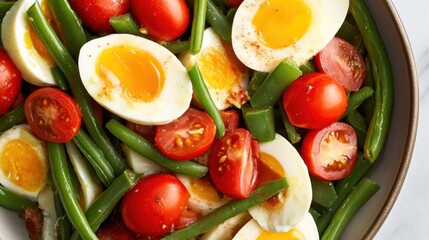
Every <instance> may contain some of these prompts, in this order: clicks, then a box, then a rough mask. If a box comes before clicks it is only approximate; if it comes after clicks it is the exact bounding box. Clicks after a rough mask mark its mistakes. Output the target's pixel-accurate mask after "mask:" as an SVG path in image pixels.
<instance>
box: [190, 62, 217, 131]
mask: <svg viewBox="0 0 429 240" xmlns="http://www.w3.org/2000/svg"><path fill="white" fill-rule="evenodd" d="M188 75H189V78H190V79H191V82H192V86H193V88H194V93H195V95H196V96H197V98H198V100H199V101H200V102H201V104H202V105H203V107H204V109H205V110H206V112H207V113H208V114H209V115H210V117H211V118H212V119H213V121H214V123H215V125H216V135H217V136H218V137H222V136H223V135H224V134H225V125H224V123H223V120H222V117H221V115H220V112H219V110H218V109H217V107H216V105H215V103H214V102H213V99H212V97H211V95H210V93H209V90H208V89H207V86H206V84H205V83H204V79H203V76H202V75H201V72H200V70H199V69H198V66H197V65H194V66H193V67H192V68H191V69H189V71H188Z"/></svg>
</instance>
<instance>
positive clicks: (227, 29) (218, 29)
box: [206, 0, 232, 42]
mask: <svg viewBox="0 0 429 240" xmlns="http://www.w3.org/2000/svg"><path fill="white" fill-rule="evenodd" d="M206 20H207V22H208V23H209V24H210V26H212V27H213V31H215V33H217V35H219V37H221V38H222V39H223V40H225V41H227V42H231V29H232V26H231V23H230V22H228V20H227V19H226V16H225V15H224V14H223V12H222V10H220V9H219V8H218V7H217V6H216V4H214V3H213V1H212V0H208V1H207V16H206Z"/></svg>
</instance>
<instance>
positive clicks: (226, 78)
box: [179, 28, 249, 110]
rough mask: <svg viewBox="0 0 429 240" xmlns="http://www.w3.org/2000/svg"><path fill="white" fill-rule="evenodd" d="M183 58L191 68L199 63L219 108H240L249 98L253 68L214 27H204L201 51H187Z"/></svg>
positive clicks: (184, 62)
mask: <svg viewBox="0 0 429 240" xmlns="http://www.w3.org/2000/svg"><path fill="white" fill-rule="evenodd" d="M179 58H180V60H181V61H182V63H183V65H185V67H186V68H188V69H189V68H191V67H192V66H194V65H195V64H196V65H197V66H198V68H199V69H200V71H201V75H202V76H203V79H204V81H205V84H206V86H207V89H208V90H209V92H210V95H211V97H212V99H213V101H214V103H215V105H216V107H217V108H218V109H220V110H222V109H226V108H228V107H231V106H235V107H238V108H240V107H241V105H243V104H244V103H245V102H246V101H247V100H248V98H249V96H248V94H247V85H248V81H249V79H248V78H249V70H248V69H247V68H246V67H245V66H244V65H243V64H242V63H241V62H240V61H239V60H238V59H237V57H236V56H235V54H234V52H233V51H232V47H231V44H230V43H227V42H224V41H223V40H222V39H221V38H220V37H219V36H218V35H217V34H216V33H215V32H214V31H213V29H212V28H207V29H206V30H205V31H204V38H203V44H202V47H201V51H200V52H199V53H198V54H195V55H193V54H191V53H189V52H186V53H184V54H181V56H180V57H179Z"/></svg>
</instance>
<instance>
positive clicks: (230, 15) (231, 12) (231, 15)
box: [226, 8, 237, 24]
mask: <svg viewBox="0 0 429 240" xmlns="http://www.w3.org/2000/svg"><path fill="white" fill-rule="evenodd" d="M236 13H237V8H230V9H229V10H228V12H227V13H226V20H227V21H228V22H229V23H231V24H232V23H233V22H234V17H235V14H236Z"/></svg>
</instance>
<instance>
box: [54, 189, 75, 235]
mask: <svg viewBox="0 0 429 240" xmlns="http://www.w3.org/2000/svg"><path fill="white" fill-rule="evenodd" d="M54 204H55V213H56V214H57V224H56V225H57V229H58V233H59V235H60V237H61V238H60V239H70V237H71V235H72V233H73V226H72V224H71V222H70V220H69V218H68V217H67V214H66V212H65V210H64V206H63V203H62V202H61V199H60V196H59V195H58V192H57V191H54Z"/></svg>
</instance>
